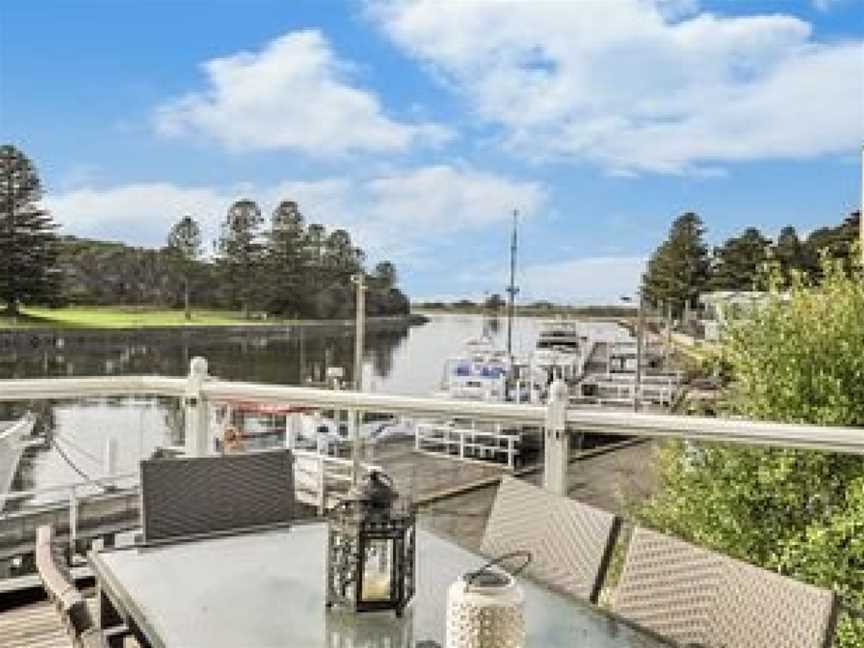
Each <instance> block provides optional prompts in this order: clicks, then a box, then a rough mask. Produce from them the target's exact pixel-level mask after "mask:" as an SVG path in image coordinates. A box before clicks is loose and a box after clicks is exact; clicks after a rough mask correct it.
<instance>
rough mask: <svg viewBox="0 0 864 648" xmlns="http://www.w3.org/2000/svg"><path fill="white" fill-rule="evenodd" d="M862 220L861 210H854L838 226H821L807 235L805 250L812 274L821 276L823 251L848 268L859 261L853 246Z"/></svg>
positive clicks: (857, 237)
mask: <svg viewBox="0 0 864 648" xmlns="http://www.w3.org/2000/svg"><path fill="white" fill-rule="evenodd" d="M860 220H861V212H860V211H856V212H852V213H851V214H849V216H847V217H846V219H845V220H844V221H843V222H842V223H841V224H840V225H838V226H837V227H820V228H819V229H817V230H814V231H813V232H812V233H811V234H810V236H808V237H807V241H806V243H805V244H804V251H805V255H806V258H807V266H808V268H807V269H808V271H809V272H810V274H811V276H813V277H817V278H818V277H819V275H820V270H821V268H820V262H819V259H820V255H821V254H822V253H823V252H824V253H826V254H827V255H828V256H829V257H830V258H832V259H839V260H841V261H842V262H843V264H844V268H845V269H846V270H850V269H851V268H852V266H853V264H854V263H855V262H857V257H856V256H855V254H854V253H853V248H854V246H855V244H856V242H857V241H858V239H859V236H860V233H859V232H860V229H859V227H860Z"/></svg>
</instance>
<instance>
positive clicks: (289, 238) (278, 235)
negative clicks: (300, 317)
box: [267, 200, 309, 314]
mask: <svg viewBox="0 0 864 648" xmlns="http://www.w3.org/2000/svg"><path fill="white" fill-rule="evenodd" d="M308 258H309V255H308V254H307V249H306V228H305V225H304V219H303V214H302V213H300V208H299V206H298V205H297V203H296V202H294V201H292V200H283V201H282V202H281V203H279V206H278V207H276V209H274V210H273V216H272V219H271V225H270V232H269V233H268V236H267V267H268V273H269V281H268V288H269V291H268V292H269V295H268V304H269V310H271V311H272V312H276V313H283V314H285V313H289V312H293V313H295V314H300V313H301V312H302V311H303V310H304V309H305V304H304V294H303V292H304V291H303V284H304V281H305V279H306V273H307V271H308V265H309V264H308Z"/></svg>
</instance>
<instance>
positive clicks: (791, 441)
mask: <svg viewBox="0 0 864 648" xmlns="http://www.w3.org/2000/svg"><path fill="white" fill-rule="evenodd" d="M144 394H149V395H157V396H172V397H178V398H184V399H185V401H186V404H187V408H189V407H198V406H201V405H203V404H206V402H207V401H224V400H232V399H243V400H250V401H256V402H261V403H279V404H297V405H300V404H302V405H307V406H310V407H316V408H322V409H337V410H355V411H360V412H389V413H392V414H403V415H409V416H414V417H445V418H449V417H453V416H459V417H464V418H471V419H473V420H477V421H483V420H485V421H493V422H499V423H503V424H517V425H518V424H525V425H544V423H545V421H546V414H547V409H548V406H541V405H528V404H513V403H489V402H474V401H459V400H452V399H444V398H428V397H420V396H398V395H389V394H371V393H365V392H351V391H330V390H324V389H311V388H308V387H289V386H283V385H263V384H257V383H242V382H227V381H221V380H215V379H212V378H209V377H207V376H206V375H205V376H204V377H203V379H202V377H201V376H200V375H198V376H192V377H190V378H189V379H183V378H165V377H161V376H114V377H107V378H47V379H27V380H2V381H0V400H3V401H26V400H44V399H63V398H67V399H68V398H81V397H87V396H118V395H144ZM563 416H564V422H565V423H566V425H567V427H570V428H573V429H578V430H581V431H585V432H599V433H603V434H620V435H638V436H646V437H655V438H668V437H673V438H683V439H690V440H693V441H724V442H730V443H741V444H755V445H769V446H777V447H792V448H807V449H813V450H824V451H833V452H845V453H855V454H864V429H862V428H852V427H833V426H832V427H827V426H816V425H797V424H786V423H769V422H760V421H749V420H737V419H720V418H703V417H694V416H675V415H668V414H647V413H634V412H614V411H603V410H596V409H572V408H571V409H568V410H567V411H566V412H564V414H563Z"/></svg>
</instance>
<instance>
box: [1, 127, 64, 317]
mask: <svg viewBox="0 0 864 648" xmlns="http://www.w3.org/2000/svg"><path fill="white" fill-rule="evenodd" d="M41 197H42V184H41V182H40V180H39V175H38V174H37V172H36V168H35V167H34V166H33V163H32V162H31V161H30V160H29V159H28V158H27V156H26V155H24V153H22V152H21V151H19V150H18V149H17V148H15V147H14V146H12V145H11V144H4V145H2V146H0V301H2V302H4V303H5V304H6V311H7V313H9V314H10V315H17V314H18V310H19V308H20V305H21V304H22V303H31V304H40V303H41V304H49V305H54V304H56V303H57V302H58V300H59V299H60V296H61V295H60V293H61V273H60V271H59V268H58V266H57V256H58V253H59V248H58V243H57V236H56V235H55V233H54V231H55V229H56V228H57V225H56V224H55V223H54V220H53V219H52V217H51V214H50V213H49V212H48V211H47V210H45V209H43V208H41V207H40V206H39V205H38V204H37V203H38V202H39V200H40V199H41Z"/></svg>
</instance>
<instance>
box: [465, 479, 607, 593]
mask: <svg viewBox="0 0 864 648" xmlns="http://www.w3.org/2000/svg"><path fill="white" fill-rule="evenodd" d="M619 528H620V520H619V518H618V517H617V516H615V515H613V514H612V513H609V512H607V511H603V510H601V509H597V508H594V507H593V506H588V505H587V504H582V503H580V502H577V501H575V500H572V499H570V498H567V497H561V496H559V495H555V494H553V493H550V492H548V491H545V490H543V489H542V488H538V487H537V486H534V485H532V484H529V483H527V482H524V481H521V480H519V479H516V478H514V477H510V476H505V477H503V478H502V480H501V485H500V486H499V488H498V494H497V495H496V497H495V503H494V504H493V505H492V512H491V514H490V516H489V520H488V522H487V523H486V530H485V533H484V536H483V543H482V545H481V550H482V551H483V553H485V554H487V555H489V556H498V555H501V554H504V553H507V552H510V551H517V550H527V551H530V552H531V556H532V559H531V563H530V564H529V565H528V568H527V569H526V573H528V574H529V575H531V576H533V577H534V578H537V579H538V580H540V581H543V582H544V583H546V584H548V585H551V586H552V587H554V588H556V589H559V590H561V591H564V592H567V593H569V594H573V595H574V596H577V597H579V598H583V599H588V600H589V601H592V602H596V601H597V597H598V596H599V594H600V587H601V585H602V584H603V578H604V576H605V574H606V570H607V568H608V566H609V558H610V557H611V554H612V548H613V546H614V545H615V540H616V538H617V536H618V530H619Z"/></svg>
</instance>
